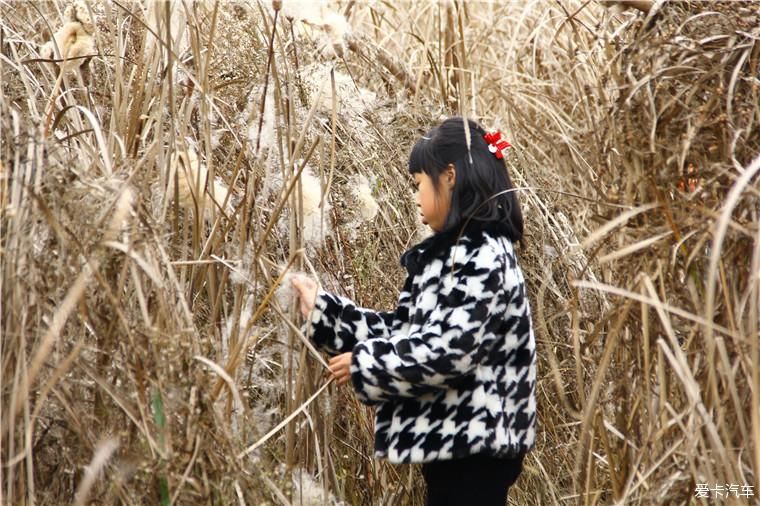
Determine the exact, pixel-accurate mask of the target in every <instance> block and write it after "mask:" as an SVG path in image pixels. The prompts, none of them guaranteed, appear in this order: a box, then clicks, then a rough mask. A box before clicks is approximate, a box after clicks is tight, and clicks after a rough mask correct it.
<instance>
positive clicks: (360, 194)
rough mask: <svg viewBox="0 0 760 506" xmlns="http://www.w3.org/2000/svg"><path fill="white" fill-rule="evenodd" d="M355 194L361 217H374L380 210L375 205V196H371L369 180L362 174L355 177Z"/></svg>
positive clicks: (368, 218) (365, 218)
mask: <svg viewBox="0 0 760 506" xmlns="http://www.w3.org/2000/svg"><path fill="white" fill-rule="evenodd" d="M355 196H356V200H357V201H358V203H359V215H360V216H361V217H362V219H363V220H365V221H369V220H372V219H374V218H375V216H377V212H378V211H379V210H380V206H378V205H377V201H376V200H375V197H373V196H372V188H371V187H370V184H369V180H368V179H367V177H366V176H364V175H359V176H358V177H357V180H356V193H355Z"/></svg>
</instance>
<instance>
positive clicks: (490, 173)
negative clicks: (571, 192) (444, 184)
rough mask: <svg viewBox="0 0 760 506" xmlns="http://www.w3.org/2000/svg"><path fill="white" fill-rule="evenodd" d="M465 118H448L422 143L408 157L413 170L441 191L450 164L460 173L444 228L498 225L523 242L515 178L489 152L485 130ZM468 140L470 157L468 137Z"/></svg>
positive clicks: (421, 141) (450, 229) (446, 230)
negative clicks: (440, 181) (513, 181)
mask: <svg viewBox="0 0 760 506" xmlns="http://www.w3.org/2000/svg"><path fill="white" fill-rule="evenodd" d="M467 124H468V125H469V135H467V132H466V131H465V122H464V119H463V118H461V117H452V118H448V119H446V120H445V121H443V123H441V124H440V125H439V126H437V127H435V128H433V129H432V130H430V131H429V132H428V133H427V134H425V136H424V137H422V138H421V139H420V140H418V141H417V142H416V143H415V145H414V147H413V148H412V152H411V153H410V155H409V172H410V173H411V174H419V173H421V172H424V173H425V174H427V175H428V176H429V177H430V179H431V180H432V181H433V186H434V188H435V190H436V191H438V184H439V177H440V175H441V174H442V173H444V172H445V171H446V170H447V168H448V166H449V164H453V165H454V168H455V170H456V180H455V183H454V188H453V191H452V194H451V207H450V209H449V214H448V216H447V217H446V221H445V223H444V227H443V230H441V232H450V231H456V230H458V229H462V228H463V227H465V226H468V225H469V223H472V224H473V225H480V226H484V227H487V226H497V227H498V228H500V229H502V230H504V231H505V233H506V235H507V237H509V239H510V240H511V241H512V242H517V241H520V240H521V239H522V234H523V219H522V212H521V211H520V203H519V201H518V200H517V195H516V192H515V191H506V190H510V189H512V188H514V187H513V185H512V180H511V179H510V177H509V172H508V171H507V166H506V164H505V163H504V160H503V159H498V158H496V156H495V155H494V154H493V153H491V152H490V151H489V150H488V143H487V142H486V140H485V139H484V137H483V136H484V135H485V134H486V131H485V130H484V129H483V127H481V126H480V125H479V124H477V123H476V122H475V121H472V120H467ZM468 137H469V139H470V149H469V153H468V149H467V138H468Z"/></svg>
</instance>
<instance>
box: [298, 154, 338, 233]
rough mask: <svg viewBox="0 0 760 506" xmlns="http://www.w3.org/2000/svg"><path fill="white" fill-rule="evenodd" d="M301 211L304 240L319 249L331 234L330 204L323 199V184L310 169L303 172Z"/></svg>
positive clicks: (307, 168)
mask: <svg viewBox="0 0 760 506" xmlns="http://www.w3.org/2000/svg"><path fill="white" fill-rule="evenodd" d="M301 209H302V210H303V229H302V231H301V233H302V236H303V240H304V242H305V243H306V244H307V245H308V246H311V247H315V248H318V247H320V246H322V244H324V242H325V238H326V237H327V236H328V235H330V232H331V228H330V203H329V202H328V200H327V198H324V199H323V198H322V182H321V181H320V180H319V178H318V177H316V176H315V175H314V173H313V172H312V170H311V168H309V167H306V168H304V170H303V172H301Z"/></svg>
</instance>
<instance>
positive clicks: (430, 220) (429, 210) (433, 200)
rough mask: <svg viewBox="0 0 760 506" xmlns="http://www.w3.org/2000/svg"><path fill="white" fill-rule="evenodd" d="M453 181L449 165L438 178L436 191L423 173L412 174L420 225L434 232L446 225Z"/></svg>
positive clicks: (431, 181)
mask: <svg viewBox="0 0 760 506" xmlns="http://www.w3.org/2000/svg"><path fill="white" fill-rule="evenodd" d="M455 180H456V175H455V172H454V167H453V166H451V165H450V166H449V168H448V169H447V170H446V171H445V172H443V173H442V174H441V175H440V176H439V181H438V189H437V190H436V187H435V185H434V184H433V179H432V178H431V177H430V176H428V175H427V174H425V173H424V172H418V173H416V174H414V183H415V185H416V186H417V207H418V208H419V210H420V214H421V216H422V223H424V224H425V225H428V226H430V228H432V229H433V230H434V231H435V232H440V231H441V230H443V226H444V224H445V223H446V217H447V216H448V215H449V208H450V207H451V192H452V190H453V188H454V182H455Z"/></svg>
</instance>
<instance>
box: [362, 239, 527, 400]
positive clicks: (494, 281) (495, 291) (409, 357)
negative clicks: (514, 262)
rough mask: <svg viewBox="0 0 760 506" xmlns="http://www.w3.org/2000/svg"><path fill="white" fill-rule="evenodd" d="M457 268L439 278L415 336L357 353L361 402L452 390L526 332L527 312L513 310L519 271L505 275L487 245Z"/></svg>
mask: <svg viewBox="0 0 760 506" xmlns="http://www.w3.org/2000/svg"><path fill="white" fill-rule="evenodd" d="M457 267H458V268H457V269H456V270H455V271H454V272H453V273H452V272H444V274H443V275H442V279H441V282H440V286H439V287H438V289H437V297H436V303H435V307H434V308H433V309H432V311H430V314H429V316H428V317H427V319H426V321H425V323H424V324H423V325H422V326H421V327H420V328H419V330H417V331H416V332H414V333H412V334H410V335H400V334H396V335H392V336H388V337H384V338H381V339H373V340H369V341H365V342H361V343H358V344H357V345H356V346H355V347H354V349H353V355H352V361H351V379H352V381H353V384H354V389H355V390H356V392H357V395H358V397H359V399H360V400H361V401H362V402H364V403H366V404H374V403H377V402H383V401H386V400H389V399H392V398H395V397H417V396H419V395H421V394H424V393H428V392H430V391H431V390H434V389H437V388H447V387H450V386H452V385H454V384H456V383H458V382H461V381H462V380H463V378H464V377H466V376H468V375H470V374H472V373H473V371H474V369H475V368H476V366H477V365H478V364H480V363H482V362H483V361H484V360H485V359H486V357H487V356H488V354H489V353H490V352H491V351H492V350H493V349H494V348H497V347H500V346H502V345H504V344H505V342H504V340H505V335H506V334H507V333H508V332H514V333H515V334H519V335H522V334H525V333H527V332H529V330H530V323H529V316H528V315H527V313H526V314H524V315H522V317H521V316H520V315H519V312H514V311H511V309H516V308H510V306H512V302H513V301H515V300H517V299H522V298H524V290H525V288H524V282H523V280H522V279H521V276H520V275H519V271H517V270H513V269H505V262H504V258H503V253H502V256H501V257H499V255H498V254H497V253H496V251H495V250H494V248H491V247H490V246H484V247H481V248H480V249H479V250H478V251H477V252H476V253H474V254H473V256H472V257H471V258H469V259H468V260H467V261H466V262H464V263H463V264H458V266H457ZM446 270H447V268H444V271H446ZM429 289H431V290H433V288H432V287H431V288H429ZM511 313H514V316H510V314H511ZM497 340H498V342H496V341H497Z"/></svg>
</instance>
